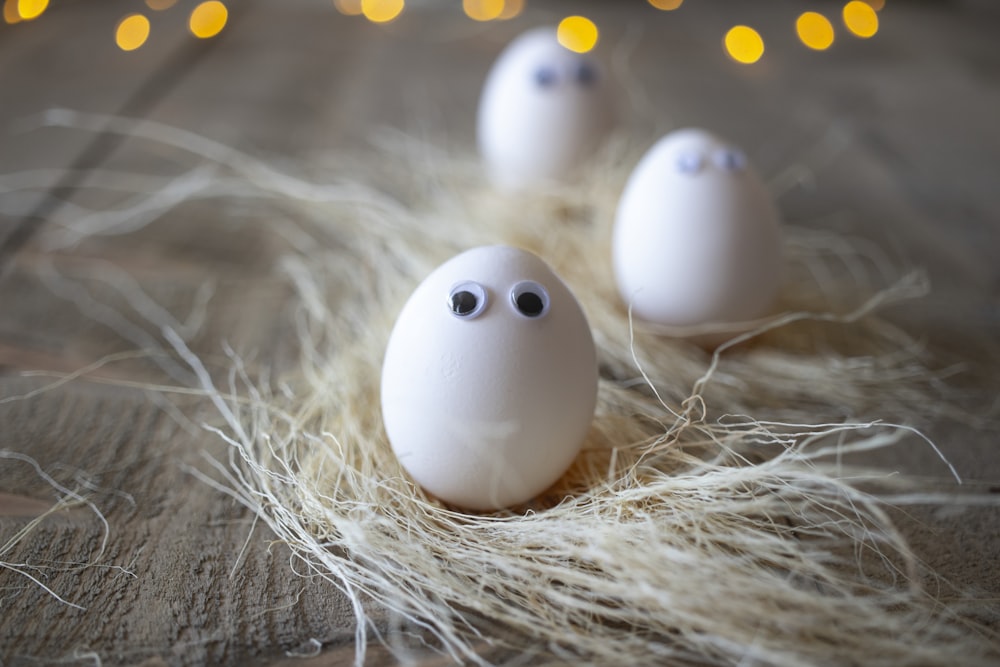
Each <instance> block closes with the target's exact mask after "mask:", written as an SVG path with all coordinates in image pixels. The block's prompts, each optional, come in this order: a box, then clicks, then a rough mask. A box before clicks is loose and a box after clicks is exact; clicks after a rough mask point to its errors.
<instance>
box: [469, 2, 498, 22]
mask: <svg viewBox="0 0 1000 667" xmlns="http://www.w3.org/2000/svg"><path fill="white" fill-rule="evenodd" d="M503 5H504V0H462V11H464V12H465V15H466V16H468V17H469V18H470V19H472V20H473V21H492V20H493V19H495V18H499V17H500V14H502V13H503Z"/></svg>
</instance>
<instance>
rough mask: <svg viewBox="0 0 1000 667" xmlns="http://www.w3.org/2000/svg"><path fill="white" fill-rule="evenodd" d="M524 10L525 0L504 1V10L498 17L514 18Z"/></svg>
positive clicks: (503, 18) (504, 18)
mask: <svg viewBox="0 0 1000 667" xmlns="http://www.w3.org/2000/svg"><path fill="white" fill-rule="evenodd" d="M522 11H524V0H507V1H506V2H505V3H503V11H502V12H500V16H498V17H497V18H498V19H500V20H501V21H506V20H507V19H512V18H514V17H515V16H517V15H519V14H520V13H521V12H522Z"/></svg>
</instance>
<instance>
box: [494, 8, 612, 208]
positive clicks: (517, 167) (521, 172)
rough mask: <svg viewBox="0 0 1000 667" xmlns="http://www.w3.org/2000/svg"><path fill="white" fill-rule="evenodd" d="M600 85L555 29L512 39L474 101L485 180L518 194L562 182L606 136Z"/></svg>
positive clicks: (591, 65) (588, 61)
mask: <svg viewBox="0 0 1000 667" xmlns="http://www.w3.org/2000/svg"><path fill="white" fill-rule="evenodd" d="M606 78H607V77H606V76H605V74H604V70H603V68H602V67H601V66H600V63H599V62H598V61H597V59H596V58H595V57H594V56H593V55H592V54H590V53H587V54H579V53H575V52H573V51H570V50H569V49H567V48H565V47H563V46H562V45H560V44H559V42H558V40H557V38H556V29H555V28H548V27H542V28H535V29H532V30H529V31H528V32H526V33H524V34H522V35H521V36H519V37H517V38H516V39H514V40H513V41H512V42H511V43H510V44H509V45H508V46H507V48H506V49H505V50H504V51H503V52H502V53H501V54H500V56H499V57H498V58H497V60H496V62H495V63H494V65H493V68H492V69H491V70H490V72H489V75H488V76H487V78H486V82H485V84H484V86H483V91H482V95H481V97H480V101H479V113H478V119H477V136H478V143H479V150H480V154H481V155H482V157H483V160H484V162H485V164H486V167H487V169H488V171H489V173H490V176H491V178H492V179H493V181H494V182H495V183H496V184H497V185H498V186H500V187H502V188H509V189H518V188H523V187H530V186H532V185H534V184H541V183H545V182H552V181H559V180H565V179H567V178H568V177H570V176H571V175H572V173H573V172H574V170H575V169H576V168H577V167H578V166H579V164H580V163H581V162H582V161H583V160H585V159H586V158H587V157H589V156H590V155H591V154H592V153H593V152H594V151H595V149H596V148H597V147H598V146H599V145H600V143H601V142H602V141H603V140H604V139H605V137H606V136H607V134H608V132H609V130H610V129H611V125H612V115H613V114H612V104H611V92H610V87H609V85H608V82H607V80H606Z"/></svg>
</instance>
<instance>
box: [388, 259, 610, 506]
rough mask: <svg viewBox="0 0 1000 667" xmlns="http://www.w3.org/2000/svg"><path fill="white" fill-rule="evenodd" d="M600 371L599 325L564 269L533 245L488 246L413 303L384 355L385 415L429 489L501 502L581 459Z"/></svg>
mask: <svg viewBox="0 0 1000 667" xmlns="http://www.w3.org/2000/svg"><path fill="white" fill-rule="evenodd" d="M518 304H520V306H519V305H518ZM597 375H598V373H597V355H596V350H595V347H594V341H593V337H592V336H591V332H590V327H589V325H588V323H587V319H586V317H585V315H584V313H583V310H582V309H581V307H580V305H579V303H578V302H577V301H576V298H575V297H574V296H573V294H572V293H571V292H570V290H569V288H568V287H566V285H565V284H564V283H563V282H562V280H560V279H559V277H558V276H557V275H556V274H555V273H553V271H552V270H551V269H550V268H549V267H548V265H547V264H545V262H543V261H542V260H541V259H539V258H538V257H537V256H535V255H533V254H531V253H528V252H526V251H523V250H519V249H517V248H512V247H508V246H484V247H480V248H474V249H472V250H469V251H466V252H464V253H462V254H460V255H457V256H456V257H453V258H452V259H450V260H449V261H447V262H445V263H444V264H442V265H441V266H440V267H438V268H437V269H436V270H435V271H433V272H432V273H431V274H430V275H429V276H428V277H427V278H426V279H425V280H424V281H423V282H422V283H421V284H420V285H419V286H418V287H417V289H416V290H415V291H414V292H413V294H412V295H411V296H410V298H409V300H408V301H407V302H406V304H405V305H404V306H403V309H402V311H401V312H400V314H399V317H398V318H397V320H396V324H395V326H394V328H393V330H392V333H391V335H390V337H389V342H388V345H387V347H386V352H385V359H384V362H383V366H382V396H381V401H382V418H383V421H384V424H385V428H386V433H387V435H388V437H389V441H390V443H391V445H392V449H393V451H394V452H395V454H396V456H397V457H398V459H399V462H400V463H401V464H402V465H403V467H404V468H405V469H406V470H407V472H408V473H409V474H410V476H411V477H412V478H413V479H414V481H416V482H417V483H418V484H419V485H420V486H422V487H423V488H424V489H425V490H426V491H428V492H429V493H431V494H432V495H434V496H437V497H438V498H440V499H441V500H444V501H446V502H449V503H452V504H454V505H458V506H460V507H464V508H468V509H475V510H491V509H498V508H501V507H508V506H510V505H514V504H518V503H521V502H525V501H527V500H530V499H531V498H533V497H534V496H536V495H537V494H539V493H540V492H542V491H544V490H545V489H546V488H548V487H549V486H551V485H552V484H553V483H554V482H555V481H556V480H557V479H558V478H559V477H560V476H562V474H563V473H564V472H565V471H566V469H567V468H568V467H569V465H570V464H571V463H572V461H573V459H574V458H575V457H576V455H577V454H578V452H579V450H580V448H581V446H582V444H583V441H584V439H585V437H586V434H587V431H588V429H589V427H590V423H591V421H592V419H593V415H594V408H595V405H596V401H597Z"/></svg>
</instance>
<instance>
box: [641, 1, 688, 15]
mask: <svg viewBox="0 0 1000 667" xmlns="http://www.w3.org/2000/svg"><path fill="white" fill-rule="evenodd" d="M649 4H651V5H653V6H654V7H656V8H657V9H662V10H663V11H665V12H672V11H673V10H675V9H678V8H679V7H680V6H681V5H683V4H684V0H649Z"/></svg>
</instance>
